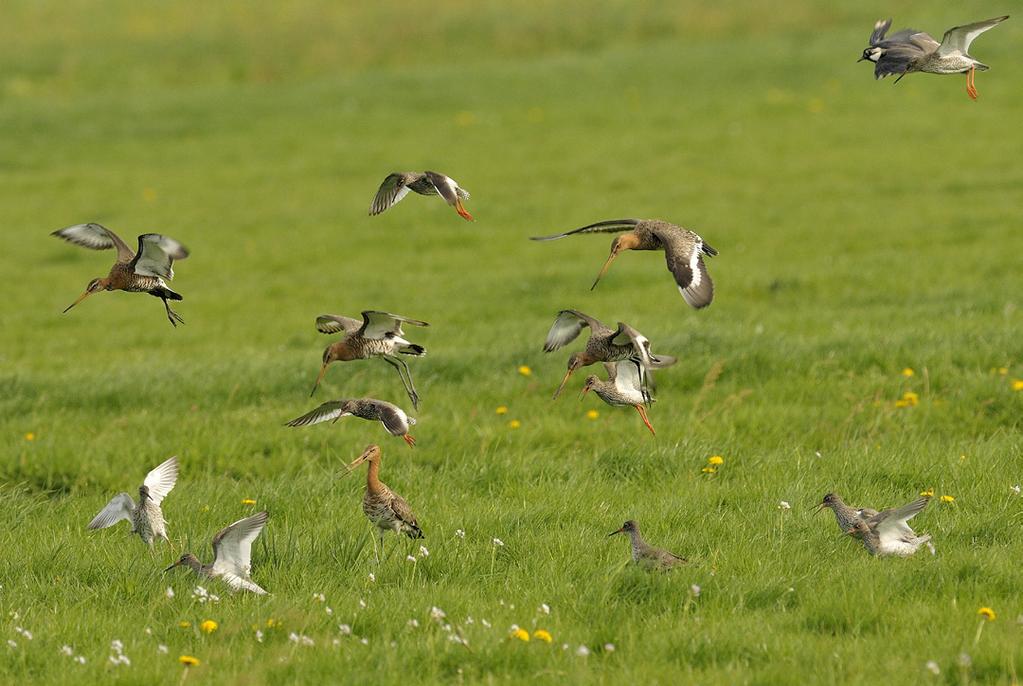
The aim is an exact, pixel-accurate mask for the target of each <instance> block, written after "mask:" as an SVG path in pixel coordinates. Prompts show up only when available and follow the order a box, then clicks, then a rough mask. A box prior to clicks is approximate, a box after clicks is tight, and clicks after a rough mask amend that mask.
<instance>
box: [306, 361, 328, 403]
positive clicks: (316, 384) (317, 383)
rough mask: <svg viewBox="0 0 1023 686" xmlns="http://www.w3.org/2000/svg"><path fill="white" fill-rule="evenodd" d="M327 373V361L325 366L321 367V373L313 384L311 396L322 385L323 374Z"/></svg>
mask: <svg viewBox="0 0 1023 686" xmlns="http://www.w3.org/2000/svg"><path fill="white" fill-rule="evenodd" d="M326 373H327V363H324V364H323V366H322V367H320V373H319V374H318V375H317V376H316V383H314V384H313V390H312V391H310V392H309V397H310V398H311V397H313V394H314V393H316V389H317V388H319V387H320V382H321V381H323V375H324V374H326Z"/></svg>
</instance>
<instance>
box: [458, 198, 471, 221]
mask: <svg viewBox="0 0 1023 686" xmlns="http://www.w3.org/2000/svg"><path fill="white" fill-rule="evenodd" d="M455 211H456V212H458V216H459V217H461V218H462V219H464V220H465V221H467V222H471V221H473V218H472V215H471V214H469V210H467V209H465V205H463V204H462V201H461V200H456V201H455Z"/></svg>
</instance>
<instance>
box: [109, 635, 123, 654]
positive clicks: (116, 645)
mask: <svg viewBox="0 0 1023 686" xmlns="http://www.w3.org/2000/svg"><path fill="white" fill-rule="evenodd" d="M110 650H112V651H114V652H115V653H123V652H124V644H123V643H121V641H120V640H119V639H116V638H115V639H114V640H113V641H111V642H110Z"/></svg>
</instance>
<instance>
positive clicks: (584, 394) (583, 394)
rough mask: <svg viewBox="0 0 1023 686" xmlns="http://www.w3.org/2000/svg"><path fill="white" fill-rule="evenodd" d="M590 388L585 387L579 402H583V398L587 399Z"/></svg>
mask: <svg viewBox="0 0 1023 686" xmlns="http://www.w3.org/2000/svg"><path fill="white" fill-rule="evenodd" d="M589 390H590V387H589V386H583V392H582V393H580V394H579V402H582V400H583V398H585V397H586V393H587V392H589Z"/></svg>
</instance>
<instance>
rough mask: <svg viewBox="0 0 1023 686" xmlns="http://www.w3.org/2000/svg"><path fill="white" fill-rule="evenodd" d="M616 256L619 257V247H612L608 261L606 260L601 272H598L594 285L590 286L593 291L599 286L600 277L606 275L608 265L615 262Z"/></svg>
mask: <svg viewBox="0 0 1023 686" xmlns="http://www.w3.org/2000/svg"><path fill="white" fill-rule="evenodd" d="M616 257H618V248H612V249H611V254H610V255H609V256H608V258H607V262H605V263H604V266H603V267H601V268H600V273H599V274H597V278H596V279H594V280H593V285H592V286H590V290H591V291H592V290H593V289H594V288H596V287H597V282H598V281H600V279H601V278H602V277H603V276H604V274H605V273H607V269H608V267H610V266H611V263H612V262H614V259H615V258H616Z"/></svg>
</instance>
